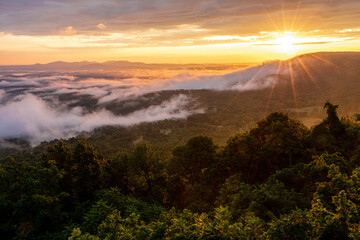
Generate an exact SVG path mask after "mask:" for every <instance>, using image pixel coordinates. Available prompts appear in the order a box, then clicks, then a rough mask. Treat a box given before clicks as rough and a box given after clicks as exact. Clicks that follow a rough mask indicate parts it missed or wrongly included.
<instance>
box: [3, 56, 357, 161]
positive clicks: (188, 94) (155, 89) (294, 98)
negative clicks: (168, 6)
mask: <svg viewBox="0 0 360 240" xmlns="http://www.w3.org/2000/svg"><path fill="white" fill-rule="evenodd" d="M359 66H360V53H357V52H323V53H311V54H304V55H300V56H296V57H294V58H291V59H289V60H285V61H271V62H266V63H263V64H262V65H258V66H251V67H249V68H247V69H243V67H244V66H243V65H221V64H219V65H216V64H212V65H202V64H199V65H177V64H145V63H131V62H126V61H113V62H106V63H95V62H78V63H66V62H54V63H49V64H35V65H28V66H0V75H1V74H2V75H1V76H0V100H1V99H3V104H5V105H4V106H2V105H0V111H1V114H2V115H3V116H10V115H9V114H10V113H13V112H9V111H10V110H9V103H10V102H12V101H15V102H17V105H16V106H18V107H19V109H21V107H22V105H21V103H22V102H21V101H22V100H21V96H23V95H24V94H32V95H35V96H36V97H35V98H31V99H32V100H33V101H34V103H39V101H40V100H37V99H39V98H40V99H43V100H45V102H46V103H48V104H50V105H49V106H48V107H47V106H45V103H42V102H41V101H40V103H41V104H40V105H41V106H43V107H42V108H40V109H38V111H39V113H41V112H42V111H43V109H45V110H46V109H50V108H51V109H52V110H51V111H50V113H51V114H52V115H53V116H54V119H53V120H52V119H51V118H47V119H48V120H49V121H50V122H52V121H55V120H56V121H59V120H61V118H64V121H63V122H60V124H55V125H54V124H49V123H48V122H44V124H45V123H46V125H45V128H44V125H42V124H43V123H42V118H39V119H37V118H29V119H27V118H24V120H23V121H22V122H20V123H19V124H20V125H21V124H23V122H24V124H28V125H29V122H26V121H27V120H29V121H31V119H33V120H34V121H35V122H36V126H38V128H39V131H44V132H43V133H41V134H40V136H44V134H45V133H47V135H46V134H45V135H46V136H48V137H49V136H52V137H53V138H57V137H59V136H61V134H60V135H59V134H58V133H59V132H60V131H61V130H62V128H61V126H63V125H64V127H66V129H68V130H67V131H69V129H70V130H71V131H74V129H79V132H78V133H75V132H74V133H72V134H73V135H74V134H75V135H76V134H80V132H81V130H83V129H86V130H87V132H82V133H81V135H82V136H86V137H87V138H89V140H90V141H91V142H92V143H94V144H95V145H96V147H97V148H98V149H100V150H101V151H103V153H104V154H110V155H111V154H113V153H114V152H116V151H118V150H121V149H128V148H131V147H132V144H133V143H138V142H139V141H147V142H150V143H152V144H153V145H154V146H155V147H156V148H159V149H161V150H163V151H165V152H169V151H170V150H171V149H172V148H173V147H174V146H176V145H178V144H181V143H183V142H184V141H185V140H186V139H188V138H189V137H191V136H193V135H198V134H203V135H209V136H211V137H213V138H214V139H215V141H216V142H219V143H223V142H224V141H225V140H226V139H227V138H228V137H229V135H231V134H233V133H234V132H237V131H245V130H247V129H249V127H252V126H254V125H255V123H256V121H258V120H260V119H262V118H263V117H265V116H266V115H267V114H269V113H270V112H273V111H283V112H286V113H288V114H289V115H290V116H292V117H295V118H298V119H300V120H302V121H303V122H304V123H305V124H306V125H307V126H312V125H314V124H316V123H318V122H319V121H321V119H322V118H323V117H324V116H325V114H324V111H323V105H324V103H325V101H327V100H329V101H331V102H332V103H333V104H338V105H339V114H340V115H341V116H344V115H348V116H350V117H351V116H352V115H353V114H354V113H360V105H359V103H360V68H359ZM164 68H165V69H178V70H179V71H178V72H179V73H181V72H182V71H184V72H186V71H188V70H189V69H195V71H196V72H197V75H194V76H193V75H186V74H179V75H174V76H172V77H170V78H169V79H165V80H164V79H162V80H161V81H160V83H161V84H159V80H158V77H157V76H156V77H152V76H151V71H150V76H145V77H144V76H140V77H139V75H136V76H135V75H134V76H133V75H131V74H125V75H112V73H108V72H113V71H114V72H116V71H118V70H120V71H124V72H126V70H127V69H138V70H137V71H138V72H142V71H141V70H144V72H146V71H145V70H149V69H155V70H156V69H164ZM209 68H210V69H211V68H213V69H217V70H219V69H220V70H219V71H218V72H217V73H216V74H213V75H209V74H207V75H204V76H201V73H202V71H205V70H206V69H207V70H208V69H209ZM229 69H230V70H231V69H234V71H230V72H229ZM8 71H9V72H8ZM32 71H35V72H36V73H29V74H28V73H26V72H32ZM37 71H38V72H37ZM72 71H73V72H77V73H76V74H75V73H71V72H72ZM82 71H86V73H81V72H82ZM221 71H224V73H222V74H221ZM17 72H19V73H20V72H22V73H24V72H25V74H19V75H17V74H16V73H17ZM48 72H50V73H48ZM78 72H80V73H78ZM99 72H100V73H101V74H99ZM138 72H137V74H138ZM155 72H156V71H155ZM175 72H176V71H175ZM60 73H64V74H60ZM140 75H141V74H140ZM159 79H160V78H159ZM1 91H2V92H1ZM179 96H181V97H180V98H179ZM19 97H20V99H19ZM174 99H176V101H174ZM184 99H185V100H184ZM19 101H20V102H19ZM179 101H180V102H179ZM0 102H1V101H0ZM25 103H26V102H24V104H25ZM170 103H171V104H180V105H173V106H171V108H167V105H166V104H170ZM5 106H6V107H7V108H6V107H5ZM26 106H27V105H26ZM35 106H36V104H34V105H33V107H35ZM59 106H60V107H61V108H59ZM64 106H67V108H68V110H65V109H64ZM78 107H80V108H82V112H81V111H79V110H78V109H77V108H78ZM24 109H26V107H25V108H24ZM76 109H77V110H76ZM75 110H76V111H75ZM85 110H87V111H88V113H87V112H86V111H85ZM104 110H106V111H109V112H111V113H112V114H114V116H111V121H110V120H109V121H108V120H106V119H105V117H99V118H98V119H99V120H101V121H102V123H101V124H100V123H99V124H97V123H96V122H94V121H95V120H91V121H93V122H91V124H92V125H91V126H96V127H95V129H94V128H91V127H87V128H83V127H81V124H83V122H84V121H87V122H88V121H89V117H92V118H94V116H96V114H97V115H99V114H104V112H103V111H104ZM55 111H56V112H55ZM64 111H65V112H64ZM179 113H184V114H180V115H179ZM16 114H17V113H16ZM81 114H82V115H81ZM86 114H90V115H86ZM94 114H95V115H94ZM106 114H107V116H108V115H109V114H108V113H106ZM139 114H140V115H139ZM144 114H150V115H149V116H150V118H148V119H154V120H151V121H150V122H148V123H140V122H141V119H145V118H146V117H149V116H148V115H144ZM154 114H155V115H154ZM156 114H157V115H156ZM14 116H18V115H14ZM117 116H118V117H121V118H122V119H126V118H127V117H128V118H130V117H131V119H132V120H129V121H128V120H127V121H126V122H127V124H126V125H123V126H107V123H108V124H110V125H111V124H113V123H114V122H118V121H114V119H116V117H117ZM154 116H155V117H154ZM158 116H159V117H158ZM162 116H163V117H162ZM174 116H182V117H177V118H176V119H175V118H174ZM69 117H76V119H77V122H76V124H78V125H74V126H73V125H71V124H73V123H74V121H70V120H69V119H68V118H69ZM7 118H8V117H7ZM7 118H5V117H4V119H7ZM70 119H71V118H70ZM94 119H97V118H94ZM155 119H158V120H160V121H155ZM16 121H17V118H16V117H15V118H14V120H13V121H12V122H11V124H12V125H11V126H13V125H14V124H15V123H16ZM14 122H15V123H14ZM119 123H121V121H120V122H119ZM132 123H133V124H135V125H132ZM139 123H140V124H139ZM32 124H33V123H32ZM2 125H3V126H5V125H4V124H2ZM120 125H121V124H120ZM129 125H130V126H129ZM51 126H54V127H56V128H57V129H56V133H57V134H58V135H56V134H53V132H52V131H51V130H53V129H51ZM59 126H60V127H59ZM126 126H128V127H126ZM18 127H19V128H20V129H24V127H23V126H22V125H21V126H18ZM46 127H49V129H47V128H46ZM91 129H94V130H93V131H92V130H91ZM0 130H1V129H0ZM4 131H5V132H9V131H8V129H4ZM89 132H90V133H89ZM0 133H1V131H0ZM25 133H27V132H25ZM73 135H72V136H73ZM66 136H67V135H66ZM68 136H70V135H68ZM0 137H1V136H0ZM48 137H47V138H46V139H48ZM11 141H12V142H11V144H14V143H16V142H18V141H14V140H11ZM21 144H24V143H23V142H21ZM1 145H2V146H6V147H7V148H9V146H11V145H9V143H8V142H3V143H1ZM44 145H46V144H44ZM14 149H15V148H14ZM6 153H9V151H8V150H7V151H6Z"/></svg>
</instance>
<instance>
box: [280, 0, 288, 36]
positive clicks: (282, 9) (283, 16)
mask: <svg viewBox="0 0 360 240" xmlns="http://www.w3.org/2000/svg"><path fill="white" fill-rule="evenodd" d="M281 15H282V20H283V29H284V32H287V24H286V16H285V9H284V1H283V0H281Z"/></svg>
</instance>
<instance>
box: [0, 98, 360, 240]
mask: <svg viewBox="0 0 360 240" xmlns="http://www.w3.org/2000/svg"><path fill="white" fill-rule="evenodd" d="M325 108H326V110H327V114H328V116H327V118H326V119H324V121H323V122H321V123H320V124H319V125H317V126H315V127H314V128H313V129H311V130H308V129H307V128H306V127H304V126H303V125H302V124H301V123H299V122H298V121H296V120H293V119H291V118H290V117H289V116H288V115H286V114H283V113H279V112H275V113H272V114H270V115H269V116H268V117H267V118H266V119H264V120H262V121H259V122H258V124H257V126H256V127H255V128H253V129H252V130H250V131H249V132H245V133H239V134H236V135H234V136H233V137H231V138H229V139H228V141H227V143H226V144H225V145H224V146H221V147H219V146H217V145H216V144H214V142H213V139H212V138H210V137H206V136H196V137H193V138H190V139H189V140H188V141H187V142H186V143H185V144H183V145H180V146H178V147H176V148H175V149H174V150H173V155H172V157H171V158H167V157H164V156H162V155H160V152H158V151H155V150H153V149H152V147H151V146H150V145H149V144H146V143H141V144H139V145H137V146H135V147H134V148H133V149H132V150H131V151H127V152H125V151H120V152H119V153H118V154H116V155H114V156H112V157H111V158H109V159H108V160H107V161H106V160H105V158H104V157H103V156H102V155H101V154H99V153H98V152H97V151H96V150H95V149H94V148H93V146H91V145H90V144H89V143H88V142H86V141H84V140H80V141H78V142H76V139H72V140H71V141H73V145H72V147H70V145H68V144H66V143H65V142H64V141H58V142H56V143H55V142H54V144H53V145H52V146H50V147H48V148H47V150H46V151H45V152H43V153H41V155H36V154H23V155H21V156H26V157H24V158H23V159H21V161H15V160H14V159H12V158H8V159H7V161H5V162H3V163H0V234H1V236H2V237H3V238H6V239H65V238H69V239H92V240H95V239H360V207H359V206H360V167H359V165H360V157H359V156H360V134H359V133H360V126H359V123H358V122H357V121H354V120H353V119H350V118H347V119H345V118H343V119H341V120H340V119H339V118H338V116H337V113H336V109H337V106H335V105H332V104H331V103H329V102H327V103H326V104H325ZM122 149H124V148H123V147H122V146H119V148H118V150H122ZM19 156H20V155H19ZM19 156H18V157H19Z"/></svg>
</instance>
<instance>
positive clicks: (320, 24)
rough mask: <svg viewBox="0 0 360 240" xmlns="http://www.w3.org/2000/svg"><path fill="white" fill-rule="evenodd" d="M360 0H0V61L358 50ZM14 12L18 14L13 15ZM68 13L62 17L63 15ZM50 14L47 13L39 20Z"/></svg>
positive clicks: (241, 57)
mask: <svg viewBox="0 0 360 240" xmlns="http://www.w3.org/2000/svg"><path fill="white" fill-rule="evenodd" d="M356 10H359V11H360V2H356V1H350V0H349V1H341V2H340V1H339V2H329V1H325V0H315V1H310V0H303V1H300V0H299V1H297V2H295V1H282V3H281V2H272V1H271V2H268V1H261V0H254V1H245V0H244V1H226V3H225V2H224V3H222V2H218V3H217V4H213V3H212V2H209V1H196V2H193V1H192V2H191V4H189V2H188V1H186V0H182V1H165V0H164V1H159V2H158V3H157V4H156V3H153V2H152V1H149V3H148V5H147V4H145V5H144V4H138V3H137V1H135V0H134V1H116V2H114V1H111V0H104V1H102V2H101V5H99V4H98V3H97V1H93V2H91V3H89V2H88V1H85V0H73V1H70V0H64V1H62V2H61V4H60V3H59V4H48V3H44V2H43V1H40V0H34V1H32V2H31V3H28V4H26V5H24V4H22V1H21V0H14V3H12V4H8V5H6V2H5V3H0V18H1V19H2V20H3V24H2V26H0V64H31V63H36V62H40V63H45V62H51V61H57V60H63V61H83V60H92V61H108V60H129V61H142V62H161V63H167V62H168V63H215V62H216V63H221V62H227V63H229V62H232V63H235V62H237V63H239V62H261V61H266V60H271V59H285V58H289V57H291V56H294V55H297V54H302V53H309V52H318V51H359V50H360V24H358V23H357V22H358V21H356V20H357V18H358V15H357V14H356ZM15 15H16V16H18V17H17V18H15V17H13V16H15ZM64 16H66V17H64ZM44 19H47V21H44Z"/></svg>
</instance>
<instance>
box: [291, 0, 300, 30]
mask: <svg viewBox="0 0 360 240" xmlns="http://www.w3.org/2000/svg"><path fill="white" fill-rule="evenodd" d="M300 5H301V0H300V1H298V3H297V6H296V11H295V15H294V17H293V20H292V23H291V27H290V32H292V31H293V29H294V25H295V22H296V19H297V16H298V14H299V9H300Z"/></svg>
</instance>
